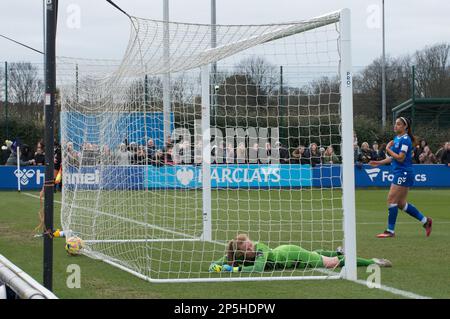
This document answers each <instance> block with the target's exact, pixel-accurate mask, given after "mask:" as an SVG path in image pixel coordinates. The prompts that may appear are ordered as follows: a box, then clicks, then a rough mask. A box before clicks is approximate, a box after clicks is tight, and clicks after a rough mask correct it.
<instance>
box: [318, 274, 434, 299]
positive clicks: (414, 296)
mask: <svg viewBox="0 0 450 319" xmlns="http://www.w3.org/2000/svg"><path fill="white" fill-rule="evenodd" d="M316 270H317V271H318V272H321V273H323V274H328V275H334V274H336V273H335V272H334V271H331V270H328V269H316ZM349 281H350V282H354V283H356V284H360V285H364V286H366V287H367V288H368V289H380V290H383V291H387V292H390V293H391V294H394V295H399V296H402V297H405V298H410V299H433V298H431V297H427V296H422V295H418V294H415V293H413V292H410V291H406V290H401V289H397V288H393V287H389V286H386V285H380V287H374V288H369V287H368V286H367V281H365V280H362V279H357V280H356V281H354V280H349Z"/></svg>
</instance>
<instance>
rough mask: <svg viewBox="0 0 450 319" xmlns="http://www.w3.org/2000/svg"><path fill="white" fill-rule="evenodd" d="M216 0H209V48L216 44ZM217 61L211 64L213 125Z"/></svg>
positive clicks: (214, 118)
mask: <svg viewBox="0 0 450 319" xmlns="http://www.w3.org/2000/svg"><path fill="white" fill-rule="evenodd" d="M216 12H217V10H216V0H211V48H215V47H216V46H217V28H216V23H217V16H216ZM216 74H217V62H213V63H212V64H211V86H212V90H211V92H212V99H211V104H212V109H213V121H214V125H216V108H217V106H216V97H217V95H216V82H217V77H216Z"/></svg>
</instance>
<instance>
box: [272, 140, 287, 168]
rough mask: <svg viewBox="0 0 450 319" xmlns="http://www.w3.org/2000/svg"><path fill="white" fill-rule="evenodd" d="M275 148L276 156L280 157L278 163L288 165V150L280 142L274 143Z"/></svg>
mask: <svg viewBox="0 0 450 319" xmlns="http://www.w3.org/2000/svg"><path fill="white" fill-rule="evenodd" d="M275 147H278V155H279V156H280V163H281V164H289V163H290V161H291V159H290V156H289V150H288V149H287V148H286V147H285V146H284V145H283V144H281V143H280V142H276V143H275Z"/></svg>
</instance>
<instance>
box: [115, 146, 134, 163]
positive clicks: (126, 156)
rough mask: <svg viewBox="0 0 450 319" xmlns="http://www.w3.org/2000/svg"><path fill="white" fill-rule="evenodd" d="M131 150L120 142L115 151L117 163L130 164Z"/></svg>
mask: <svg viewBox="0 0 450 319" xmlns="http://www.w3.org/2000/svg"><path fill="white" fill-rule="evenodd" d="M131 156H132V154H131V152H130V151H129V150H128V149H127V145H126V144H125V143H121V144H120V146H119V150H118V151H117V165H130V162H131Z"/></svg>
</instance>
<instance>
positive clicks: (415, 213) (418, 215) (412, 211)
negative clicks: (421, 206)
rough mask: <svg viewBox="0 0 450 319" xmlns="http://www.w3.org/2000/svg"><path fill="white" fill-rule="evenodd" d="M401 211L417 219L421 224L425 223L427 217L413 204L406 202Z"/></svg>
mask: <svg viewBox="0 0 450 319" xmlns="http://www.w3.org/2000/svg"><path fill="white" fill-rule="evenodd" d="M403 211H404V212H406V213H408V214H409V215H411V216H412V217H414V218H415V219H417V220H419V221H420V222H421V223H422V224H425V223H426V222H427V218H426V217H425V216H423V214H422V213H421V212H420V211H419V210H418V209H417V208H416V207H415V206H414V205H413V204H408V203H406V205H405V207H404V208H403Z"/></svg>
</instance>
